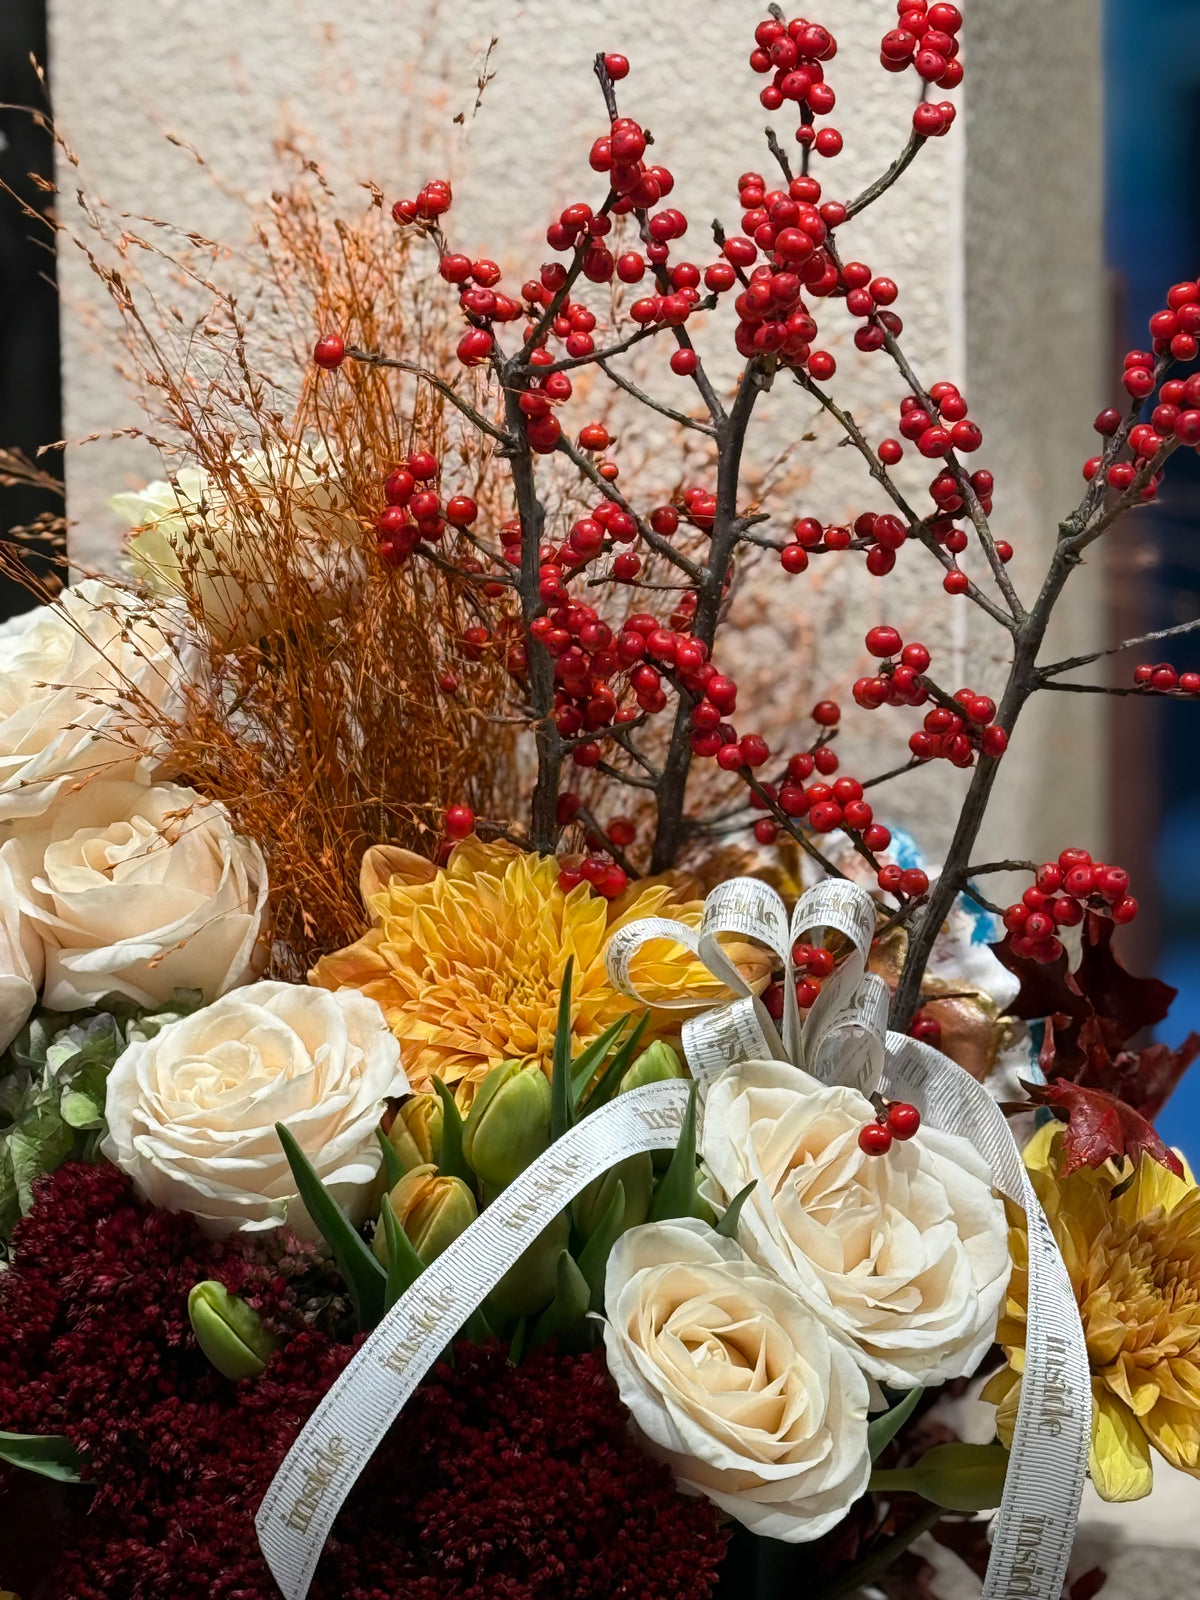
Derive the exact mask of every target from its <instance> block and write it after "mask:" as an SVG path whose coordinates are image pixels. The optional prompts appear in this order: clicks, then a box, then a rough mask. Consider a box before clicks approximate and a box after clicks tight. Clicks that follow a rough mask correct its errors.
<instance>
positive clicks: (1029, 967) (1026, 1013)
mask: <svg viewBox="0 0 1200 1600" xmlns="http://www.w3.org/2000/svg"><path fill="white" fill-rule="evenodd" d="M992 952H993V954H994V955H996V956H998V957H999V959H1000V961H1001V962H1002V963H1003V964H1004V966H1006V967H1007V968H1008V970H1009V971H1010V972H1011V973H1013V974H1014V975H1015V976H1016V977H1018V978H1020V980H1021V988H1020V992H1019V993H1018V995H1017V998H1016V999H1015V1000H1014V1001H1013V1002H1012V1004H1011V1005H1010V1006H1009V1007H1008V1014H1009V1016H1011V1017H1020V1018H1022V1020H1024V1021H1026V1022H1036V1021H1039V1020H1040V1019H1041V1018H1042V1017H1052V1016H1055V1015H1062V1016H1066V1017H1086V1016H1088V1015H1089V1014H1090V1012H1091V1010H1092V1007H1091V1006H1090V1005H1089V1003H1088V1001H1087V999H1086V998H1085V996H1084V995H1082V994H1081V993H1080V991H1079V989H1078V988H1077V987H1076V986H1075V983H1074V981H1073V979H1072V977H1071V973H1070V971H1069V969H1068V963H1067V954H1066V951H1065V950H1064V951H1063V953H1062V955H1060V956H1059V958H1058V960H1057V961H1049V962H1043V961H1027V960H1025V958H1024V957H1023V956H1018V955H1014V954H1013V948H1012V935H1011V934H1009V935H1008V936H1007V937H1006V938H1005V939H1004V941H1003V942H1002V943H1001V944H996V945H993V946H992Z"/></svg>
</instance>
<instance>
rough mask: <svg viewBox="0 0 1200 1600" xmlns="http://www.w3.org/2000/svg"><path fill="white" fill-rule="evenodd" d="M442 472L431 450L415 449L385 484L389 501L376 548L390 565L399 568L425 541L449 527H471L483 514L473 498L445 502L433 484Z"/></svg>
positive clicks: (380, 518)
mask: <svg viewBox="0 0 1200 1600" xmlns="http://www.w3.org/2000/svg"><path fill="white" fill-rule="evenodd" d="M440 471H441V468H440V466H439V465H438V461H437V458H436V456H434V455H433V454H432V452H431V451H429V450H414V451H412V453H411V454H410V455H409V456H408V457H407V458H406V460H404V461H402V462H401V463H400V464H399V465H398V466H397V467H395V468H394V469H393V471H391V472H390V473H389V474H388V476H387V478H386V479H385V481H384V485H383V497H384V500H385V502H386V504H385V505H384V508H383V510H382V511H381V512H380V513H379V515H378V516H377V517H376V519H375V548H376V549H377V550H378V552H379V555H380V558H381V559H382V560H384V561H386V562H387V563H388V565H389V566H399V565H400V564H401V563H402V562H403V561H405V560H406V559H407V557H408V556H410V555H411V554H412V553H413V551H414V550H415V549H416V547H417V545H418V544H420V542H421V541H422V540H423V539H424V540H426V541H427V542H429V543H434V542H436V541H437V540H439V539H440V538H441V537H442V536H443V534H444V533H445V531H446V527H447V525H449V526H450V527H452V528H469V527H470V526H471V524H472V523H473V522H474V521H475V519H476V517H477V516H478V515H479V507H478V506H477V505H476V503H475V501H474V500H473V499H472V498H471V496H470V495H466V494H454V495H451V496H450V498H449V499H448V500H447V501H446V502H445V504H443V503H442V501H441V499H440V498H439V496H438V492H437V490H436V488H434V487H433V485H434V484H435V483H436V481H437V478H438V475H439V473H440Z"/></svg>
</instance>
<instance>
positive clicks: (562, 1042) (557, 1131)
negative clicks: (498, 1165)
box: [550, 956, 575, 1142]
mask: <svg viewBox="0 0 1200 1600" xmlns="http://www.w3.org/2000/svg"><path fill="white" fill-rule="evenodd" d="M574 972H575V957H574V956H568V957H567V965H566V967H565V969H564V971H563V980H562V993H561V994H560V996H559V1000H558V1024H557V1026H556V1027H555V1029H554V1061H553V1073H552V1075H551V1078H550V1139H551V1142H553V1141H554V1140H555V1139H561V1138H562V1136H563V1134H564V1133H566V1132H567V1130H568V1128H570V1126H571V1124H572V1123H573V1122H574V1121H575V1106H574V1103H573V1101H572V1098H571V980H572V977H573V975H574Z"/></svg>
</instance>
